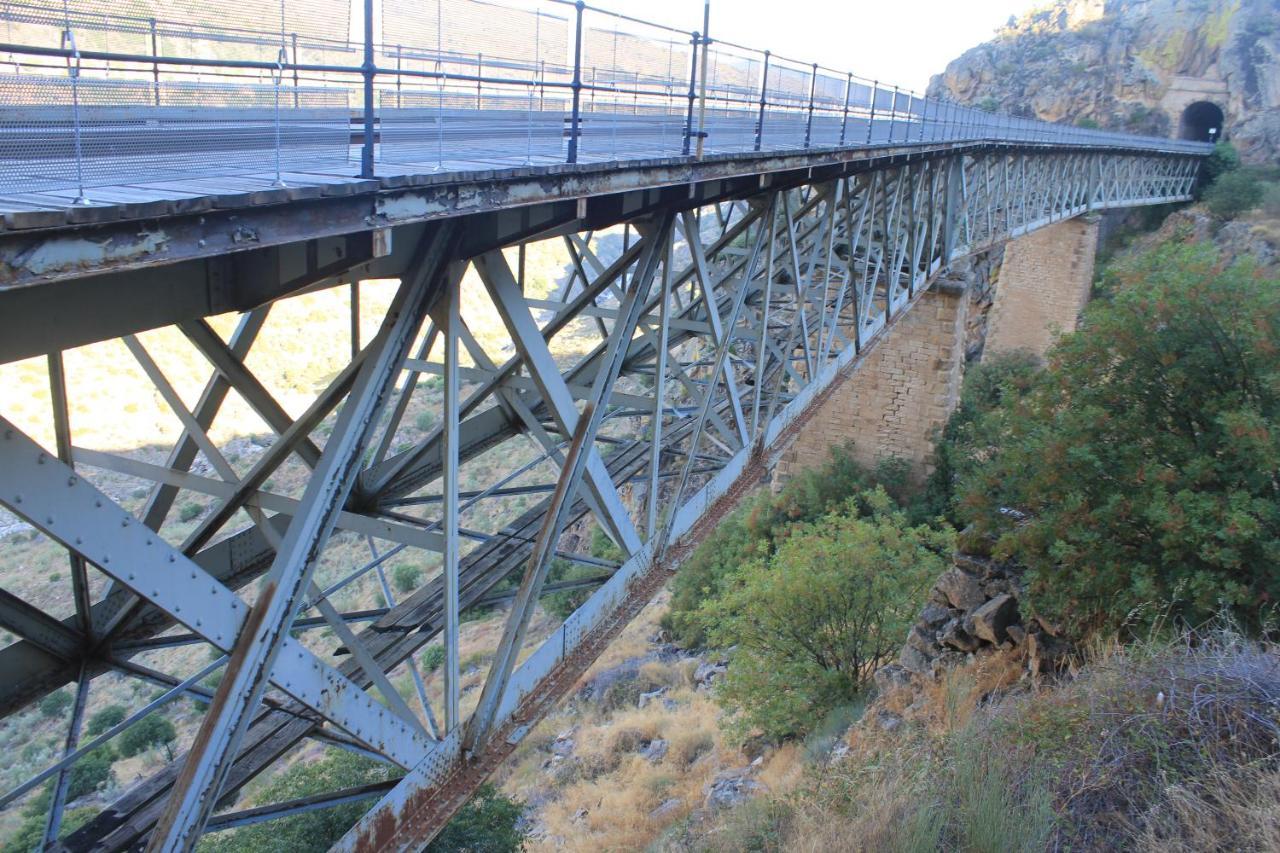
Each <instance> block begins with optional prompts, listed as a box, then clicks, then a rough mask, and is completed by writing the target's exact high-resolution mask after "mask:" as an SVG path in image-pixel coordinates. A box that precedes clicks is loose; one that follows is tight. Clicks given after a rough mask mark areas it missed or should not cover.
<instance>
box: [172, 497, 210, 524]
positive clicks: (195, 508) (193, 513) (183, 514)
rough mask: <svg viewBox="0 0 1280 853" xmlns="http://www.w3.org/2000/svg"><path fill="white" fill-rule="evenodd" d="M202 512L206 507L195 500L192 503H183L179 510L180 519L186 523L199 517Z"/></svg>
mask: <svg viewBox="0 0 1280 853" xmlns="http://www.w3.org/2000/svg"><path fill="white" fill-rule="evenodd" d="M202 512H204V507H203V506H201V505H200V504H198V503H196V502H195V501H191V502H190V503H185V504H183V505H182V508H181V509H180V510H178V520H179V521H181V522H183V523H184V524H185V523H186V522H188V521H192V520H194V519H195V518H197V517H199V515H200V513H202Z"/></svg>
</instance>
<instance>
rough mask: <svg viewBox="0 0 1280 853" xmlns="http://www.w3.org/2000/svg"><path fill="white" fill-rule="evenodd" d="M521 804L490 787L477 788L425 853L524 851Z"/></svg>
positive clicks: (522, 810) (504, 852) (486, 785)
mask: <svg viewBox="0 0 1280 853" xmlns="http://www.w3.org/2000/svg"><path fill="white" fill-rule="evenodd" d="M523 814H524V804H523V803H521V802H520V801H518V800H513V799H511V798H510V797H507V796H504V795H503V794H501V793H500V792H499V791H498V789H497V788H495V787H494V786H493V785H489V784H485V785H481V786H480V788H479V789H478V790H477V791H476V795H475V796H474V797H472V799H471V802H469V803H467V804H466V805H465V806H463V807H462V808H461V809H459V810H458V813H457V814H456V815H454V816H453V819H452V820H450V821H449V823H448V825H447V826H445V828H444V830H443V831H442V832H441V833H440V834H439V835H438V836H436V840H435V841H432V842H431V843H430V844H429V845H427V848H426V853H454V851H461V850H466V851H468V853H517V851H519V850H522V849H524V833H523V832H522V831H521V830H520V816H521V815H523Z"/></svg>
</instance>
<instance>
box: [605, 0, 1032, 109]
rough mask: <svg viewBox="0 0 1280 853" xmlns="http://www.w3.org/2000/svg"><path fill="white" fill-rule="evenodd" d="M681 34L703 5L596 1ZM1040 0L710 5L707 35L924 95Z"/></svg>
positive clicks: (765, 0)
mask: <svg viewBox="0 0 1280 853" xmlns="http://www.w3.org/2000/svg"><path fill="white" fill-rule="evenodd" d="M595 4H596V5H598V6H600V7H601V8H605V9H610V10H613V11H615V12H622V13H624V14H627V15H631V16H633V17H636V18H642V19H644V20H647V21H656V22H659V23H663V24H667V25H669V26H673V27H679V28H680V29H682V30H693V29H699V30H700V29H702V0H595ZM1041 4H1042V0H1041V2H1037V0H878V2H866V0H844V2H841V0H711V35H712V38H716V37H719V38H723V39H726V40H728V41H732V42H736V43H737V44H742V45H746V46H749V47H755V48H760V49H765V48H767V49H769V50H771V51H773V52H774V53H777V54H780V55H783V56H787V57H791V58H794V59H798V60H803V61H806V62H817V63H820V64H821V65H824V66H827V67H829V68H834V69H838V70H840V71H852V72H853V73H854V74H857V75H860V76H862V77H869V78H872V79H878V80H882V81H885V82H888V83H889V84H891V85H897V86H902V87H904V88H910V89H914V90H915V91H917V92H923V91H924V89H925V86H926V85H928V82H929V77H930V75H932V74H936V73H938V72H940V71H942V69H943V68H944V67H945V66H946V64H947V63H948V62H949V61H950V60H952V59H954V58H955V57H957V56H959V55H960V54H961V53H963V52H964V51H965V50H967V49H968V48H970V47H973V46H974V45H976V44H978V43H979V42H984V41H987V40H988V39H990V38H991V36H992V34H993V31H994V30H995V29H996V28H997V27H999V26H1000V25H1002V24H1003V23H1004V22H1005V21H1006V20H1008V18H1009V16H1010V15H1014V14H1018V15H1020V14H1022V13H1023V12H1024V11H1026V10H1028V9H1030V8H1031V7H1033V6H1036V5H1041Z"/></svg>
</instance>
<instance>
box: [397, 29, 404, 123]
mask: <svg viewBox="0 0 1280 853" xmlns="http://www.w3.org/2000/svg"><path fill="white" fill-rule="evenodd" d="M403 71H404V49H403V48H402V47H401V46H400V45H396V107H397V108H399V107H402V106H404V104H403V103H402V102H401V100H400V87H401V85H402V84H403V75H402V72H403Z"/></svg>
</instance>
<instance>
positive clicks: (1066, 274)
mask: <svg viewBox="0 0 1280 853" xmlns="http://www.w3.org/2000/svg"><path fill="white" fill-rule="evenodd" d="M1097 248H1098V220H1097V218H1096V217H1092V216H1080V217H1076V218H1075V219H1068V220H1066V221H1065V222H1059V223H1057V224H1056V225H1051V226H1049V227H1048V228H1042V229H1040V230H1038V231H1034V232H1032V233H1030V234H1026V235H1024V236H1022V237H1019V238H1018V239H1016V240H1014V241H1012V242H1011V243H1009V245H1008V247H1007V248H1006V249H1005V253H1004V263H1003V264H1002V265H1001V267H1000V275H999V277H998V279H997V281H996V290H995V301H994V302H993V304H992V306H991V316H990V318H989V320H988V326H987V339H986V344H985V345H984V347H983V355H984V356H986V355H987V354H993V353H1001V352H1011V351H1013V350H1025V351H1029V352H1033V353H1035V354H1036V355H1038V356H1041V357H1043V356H1044V354H1045V353H1047V352H1048V351H1049V348H1050V347H1051V346H1052V345H1053V342H1054V340H1055V339H1056V338H1057V336H1058V335H1059V334H1062V333H1064V332H1070V331H1074V330H1075V327H1076V322H1077V320H1078V319H1079V317H1080V312H1081V311H1082V310H1083V309H1084V306H1085V304H1086V303H1087V302H1088V301H1089V290H1090V288H1091V287H1092V285H1093V260H1094V256H1095V254H1096V252H1097Z"/></svg>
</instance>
